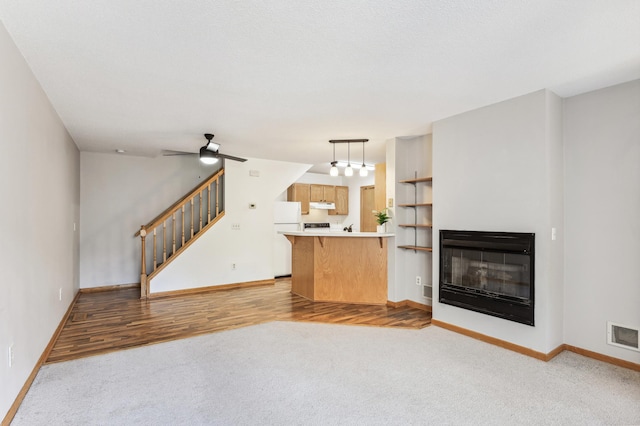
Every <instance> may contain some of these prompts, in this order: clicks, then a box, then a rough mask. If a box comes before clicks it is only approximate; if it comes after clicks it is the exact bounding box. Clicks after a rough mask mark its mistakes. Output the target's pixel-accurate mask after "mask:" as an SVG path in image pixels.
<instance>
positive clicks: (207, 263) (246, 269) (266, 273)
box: [150, 158, 310, 293]
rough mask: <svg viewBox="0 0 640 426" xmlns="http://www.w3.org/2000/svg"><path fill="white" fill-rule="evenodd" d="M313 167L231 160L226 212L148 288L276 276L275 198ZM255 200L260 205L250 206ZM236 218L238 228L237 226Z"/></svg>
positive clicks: (157, 289) (178, 287) (156, 289)
mask: <svg viewBox="0 0 640 426" xmlns="http://www.w3.org/2000/svg"><path fill="white" fill-rule="evenodd" d="M309 167H310V165H309V164H298V163H287V162H282V161H271V160H261V159H256V158H250V159H249V160H248V161H247V162H246V163H237V162H234V161H228V162H227V164H226V167H225V176H226V180H225V191H226V197H225V203H226V204H225V216H224V217H223V218H222V219H220V221H219V222H218V223H217V224H216V225H214V226H213V227H212V228H211V229H209V230H208V231H207V233H206V234H204V235H203V236H201V237H200V238H199V239H198V240H197V241H195V242H194V243H193V245H191V246H190V247H189V249H188V250H186V251H185V252H184V253H182V254H181V255H180V256H179V257H177V258H176V259H175V260H174V261H173V262H172V263H170V264H169V265H167V267H166V268H165V269H163V270H162V271H161V272H160V273H159V274H158V275H157V276H156V277H155V278H154V279H153V280H152V281H151V288H150V291H151V292H152V293H157V292H163V291H173V290H182V289H189V288H198V287H208V286H214V285H223V284H231V283H241V282H250V281H261V280H268V279H273V277H274V273H273V246H274V237H275V231H274V224H273V202H274V201H275V200H276V199H278V197H279V196H280V195H281V194H282V192H283V191H284V190H285V189H286V188H287V187H288V186H289V185H291V183H293V182H295V181H296V179H298V178H299V177H300V176H301V175H302V174H303V173H304V172H305V171H306V170H308V169H309ZM249 170H257V171H258V172H259V174H260V176H259V177H253V176H250V175H249ZM251 203H254V204H256V209H250V208H249V204H251ZM233 224H238V225H240V229H239V230H233V229H232V225H233ZM232 264H235V265H236V269H235V270H234V269H232Z"/></svg>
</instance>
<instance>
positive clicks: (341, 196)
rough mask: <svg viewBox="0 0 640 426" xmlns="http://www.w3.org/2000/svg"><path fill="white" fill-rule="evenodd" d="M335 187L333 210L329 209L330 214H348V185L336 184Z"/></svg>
mask: <svg viewBox="0 0 640 426" xmlns="http://www.w3.org/2000/svg"><path fill="white" fill-rule="evenodd" d="M334 188H335V200H334V202H335V203H336V208H335V210H329V214H330V215H339V214H341V215H347V214H349V187H348V186H336V187H334Z"/></svg>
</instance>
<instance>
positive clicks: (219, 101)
mask: <svg viewBox="0 0 640 426" xmlns="http://www.w3.org/2000/svg"><path fill="white" fill-rule="evenodd" d="M0 19H1V20H2V22H3V23H4V25H5V27H6V28H7V30H8V32H9V33H10V34H11V36H12V38H13V39H14V41H15V42H16V44H17V46H18V48H19V49H20V50H21V52H22V54H23V55H24V56H25V58H26V60H27V62H28V63H29V65H30V66H31V68H32V70H33V72H34V74H35V75H36V77H37V78H38V80H39V81H40V83H41V84H42V87H43V88H44V90H45V91H46V93H47V95H48V96H49V98H50V99H51V102H52V103H53V105H54V107H55V108H56V110H57V112H58V113H59V115H60V117H61V119H62V120H63V122H64V124H65V125H66V127H67V129H68V130H69V132H70V134H71V136H72V137H73V138H74V140H75V141H76V143H77V144H78V147H79V148H80V149H81V150H83V151H100V152H113V151H114V150H115V149H117V148H121V149H125V150H127V152H128V153H129V154H133V155H158V153H159V152H160V150H161V149H169V150H182V151H193V152H195V151H197V149H198V148H199V147H200V146H201V145H203V143H204V138H203V136H202V134H203V133H205V132H212V133H215V134H216V138H215V141H216V142H218V143H220V144H222V148H221V152H224V153H227V154H231V155H238V156H249V157H258V158H269V159H276V160H284V161H296V162H303V163H311V164H318V165H320V166H318V167H316V168H315V170H316V171H324V170H328V162H329V161H331V156H332V151H331V146H330V145H329V143H328V140H329V139H345V138H369V139H370V142H369V143H368V144H367V162H378V161H384V141H385V140H386V139H388V138H392V137H396V136H408V135H417V134H424V133H425V132H429V131H430V128H431V123H432V122H433V121H435V120H438V119H441V118H445V117H448V116H451V115H454V114H457V113H460V112H463V111H468V110H470V109H474V108H478V107H481V106H484V105H487V104H491V103H494V102H498V101H501V100H504V99H508V98H511V97H514V96H519V95H522V94H526V93H529V92H532V91H535V90H539V89H542V88H548V89H551V90H552V91H554V92H556V93H557V94H559V95H560V96H571V95H575V94H579V93H582V92H586V91H589V90H594V89H598V88H601V87H606V86H609V85H612V84H616V83H620V82H624V81H629V80H632V79H637V78H640V1H638V0H606V1H605V0H602V1H601V0H597V1H596V0H565V1H557V0H553V1H550V0H542V1H539V0H528V1H524V0H503V1H496V0H483V1H476V0H466V1H451V0H442V1H426V0H417V1H406V0H397V1H389V0H384V1H382V0H379V1H365V0H360V1H347V2H345V1H342V0H299V1H292V0H272V1H267V2H265V1H237V0H216V1H205V0H200V1H169V0H153V1H151V0H136V1H130V0H98V1H86V0H85V1H81V0H56V1H25V0H0ZM337 148H338V149H337V157H338V159H346V156H347V153H346V150H345V149H342V148H343V146H338V147H337ZM352 158H354V159H355V160H356V162H357V161H359V160H361V148H360V147H358V148H355V149H352Z"/></svg>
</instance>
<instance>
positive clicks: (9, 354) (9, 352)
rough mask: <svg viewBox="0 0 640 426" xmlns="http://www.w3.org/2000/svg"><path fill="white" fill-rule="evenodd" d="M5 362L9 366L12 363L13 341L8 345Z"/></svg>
mask: <svg viewBox="0 0 640 426" xmlns="http://www.w3.org/2000/svg"><path fill="white" fill-rule="evenodd" d="M7 363H8V364H9V368H11V366H12V365H13V343H12V344H10V345H9V349H8V350H7Z"/></svg>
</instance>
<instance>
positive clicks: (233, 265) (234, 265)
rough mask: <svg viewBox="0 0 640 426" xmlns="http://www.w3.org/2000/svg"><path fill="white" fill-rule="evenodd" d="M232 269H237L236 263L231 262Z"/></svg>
mask: <svg viewBox="0 0 640 426" xmlns="http://www.w3.org/2000/svg"><path fill="white" fill-rule="evenodd" d="M231 269H233V270H234V271H235V270H236V264H235V263H232V264H231Z"/></svg>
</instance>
